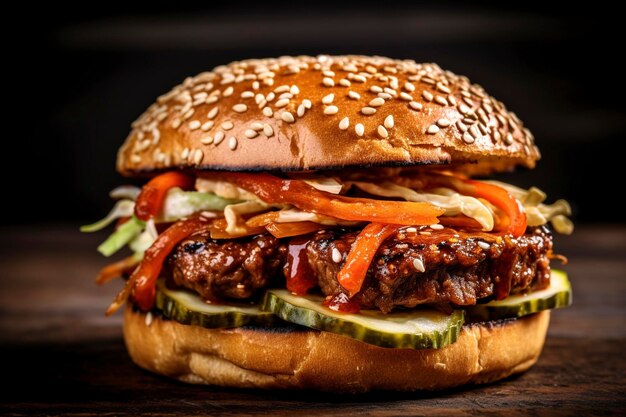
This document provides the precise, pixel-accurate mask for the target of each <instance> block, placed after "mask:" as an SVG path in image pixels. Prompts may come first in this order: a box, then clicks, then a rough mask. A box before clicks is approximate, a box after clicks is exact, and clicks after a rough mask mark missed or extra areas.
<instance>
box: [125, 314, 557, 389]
mask: <svg viewBox="0 0 626 417" xmlns="http://www.w3.org/2000/svg"><path fill="white" fill-rule="evenodd" d="M549 321H550V312H549V311H544V312H541V313H538V314H534V315H530V316H526V317H524V318H521V319H517V320H511V321H500V322H493V323H485V324H472V325H466V326H464V327H463V330H462V332H461V335H460V337H459V339H458V340H457V342H456V343H453V344H452V345H449V346H447V347H446V348H443V349H438V350H437V349H425V350H412V349H394V350H391V349H387V348H380V347H377V346H372V345H368V344H365V343H363V342H359V341H356V340H353V339H350V338H347V337H343V336H338V335H335V334H332V333H327V332H320V331H315V330H303V331H299V330H292V331H280V330H276V329H274V330H265V329H261V328H258V329H252V328H237V329H205V328H202V327H198V326H190V325H183V324H180V323H178V322H176V321H172V320H166V319H162V318H160V317H154V319H152V321H151V322H149V321H148V322H147V321H146V315H145V314H143V313H141V312H138V311H134V310H133V308H132V307H127V308H126V311H125V315H124V337H125V340H126V346H127V348H128V351H129V353H130V356H131V358H132V359H133V361H134V362H135V363H136V364H137V365H139V366H141V367H142V368H145V369H147V370H149V371H152V372H156V373H158V374H162V375H167V376H169V377H173V378H176V379H179V380H181V381H184V382H189V383H196V384H211V385H221V386H229V387H255V388H298V389H315V390H323V391H335V392H338V391H342V392H365V391H370V390H398V391H413V390H435V389H444V388H450V387H454V386H457V385H463V384H468V383H473V384H481V383H487V382H491V381H495V380H498V379H501V378H505V377H507V376H509V375H511V374H514V373H518V372H523V371H525V370H527V369H528V368H530V367H531V366H532V365H533V364H534V363H535V362H536V361H537V358H538V357H539V354H540V353H541V349H542V347H543V343H544V340H545V336H546V331H547V328H548V324H549ZM148 323H149V324H148Z"/></svg>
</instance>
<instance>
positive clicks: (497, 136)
mask: <svg viewBox="0 0 626 417" xmlns="http://www.w3.org/2000/svg"><path fill="white" fill-rule="evenodd" d="M501 139H502V135H501V134H500V132H498V131H497V130H495V131H494V132H493V140H494V141H496V142H500V140H501Z"/></svg>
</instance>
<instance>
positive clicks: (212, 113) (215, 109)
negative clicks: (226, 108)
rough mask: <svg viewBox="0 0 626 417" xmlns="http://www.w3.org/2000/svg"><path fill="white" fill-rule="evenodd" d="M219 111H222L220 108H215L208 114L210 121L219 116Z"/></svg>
mask: <svg viewBox="0 0 626 417" xmlns="http://www.w3.org/2000/svg"><path fill="white" fill-rule="evenodd" d="M219 111H220V109H219V108H217V107H213V108H212V109H211V110H210V111H209V113H208V114H207V116H206V117H208V118H209V119H214V118H215V116H217V112H219Z"/></svg>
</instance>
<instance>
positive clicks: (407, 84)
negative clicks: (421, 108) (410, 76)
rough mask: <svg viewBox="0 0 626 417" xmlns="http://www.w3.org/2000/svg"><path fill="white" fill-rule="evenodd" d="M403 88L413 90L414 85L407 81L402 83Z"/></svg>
mask: <svg viewBox="0 0 626 417" xmlns="http://www.w3.org/2000/svg"><path fill="white" fill-rule="evenodd" d="M404 89H405V90H406V91H409V92H411V93H412V92H413V91H415V86H414V85H413V84H411V83H409V82H406V83H404Z"/></svg>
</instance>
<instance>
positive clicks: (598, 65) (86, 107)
mask: <svg viewBox="0 0 626 417" xmlns="http://www.w3.org/2000/svg"><path fill="white" fill-rule="evenodd" d="M211 3H213V2H211ZM205 4H208V2H206V3H205ZM59 7H60V6H54V7H49V8H47V9H46V8H44V9H41V8H39V7H34V6H33V10H29V11H24V12H28V18H27V19H26V18H24V19H22V17H24V16H26V15H24V16H21V17H15V21H14V22H8V23H18V24H17V25H16V26H18V27H19V28H18V29H16V31H15V32H13V33H11V34H9V36H8V37H7V38H6V39H7V40H8V44H7V46H6V48H7V50H8V58H9V59H8V60H6V61H5V70H7V69H8V71H9V76H8V77H7V78H6V79H5V82H6V86H5V93H6V94H7V95H6V96H5V97H7V99H8V102H9V103H14V104H16V105H12V106H10V107H11V109H12V110H9V112H8V113H7V112H6V111H5V114H4V118H3V119H4V120H5V123H6V125H5V126H6V127H8V130H5V132H6V133H5V134H7V137H5V143H8V144H9V148H8V152H7V154H5V155H4V156H5V162H4V164H3V166H4V169H5V170H6V172H5V173H4V175H3V176H4V178H5V179H8V181H5V183H8V184H5V186H4V192H5V196H7V197H8V198H9V200H8V201H15V202H16V204H8V205H5V208H8V209H9V210H10V212H11V213H10V215H8V216H2V220H1V223H2V224H4V225H9V224H25V223H51V222H64V223H65V222H71V223H75V222H77V221H83V222H84V221H88V220H95V219H96V218H99V217H102V216H103V215H104V214H105V212H106V211H107V210H108V209H109V208H110V206H111V201H110V200H109V199H108V197H107V193H108V191H109V190H110V189H112V188H113V187H115V186H116V185H119V184H122V183H125V182H128V181H129V180H126V179H123V178H121V177H120V176H119V175H118V174H116V172H115V154H116V150H117V148H118V147H119V146H120V145H121V143H122V142H123V140H124V138H125V136H126V134H127V133H128V131H129V125H130V123H131V121H132V120H134V118H135V117H137V116H138V115H139V114H140V113H141V112H142V111H143V110H144V109H145V108H146V107H147V106H149V105H150V104H151V103H152V102H153V100H154V99H155V98H156V97H157V96H158V95H160V94H162V93H164V92H165V91H167V90H168V89H169V88H170V87H172V86H173V85H175V84H177V83H179V82H180V81H181V80H182V79H183V78H184V77H186V76H188V75H193V74H196V73H199V72H201V71H205V70H207V69H211V68H213V67H214V66H216V65H219V64H223V63H227V62H230V61H232V60H238V59H244V58H249V57H265V56H279V55H286V54H290V55H297V54H314V55H315V54H319V53H329V54H343V53H356V54H380V55H387V56H391V57H395V58H411V59H415V60H416V61H418V62H419V61H424V62H426V61H434V62H437V63H439V64H440V65H441V66H442V67H443V68H446V69H450V70H452V71H454V72H457V73H460V74H465V75H467V76H469V77H470V79H472V80H473V81H474V82H476V83H479V84H481V85H483V86H484V87H485V88H486V89H487V91H488V92H490V93H491V94H492V95H494V96H495V97H496V98H498V99H500V100H502V101H503V102H504V103H505V104H506V105H507V106H508V107H509V109H511V110H513V111H514V112H516V113H517V114H518V116H519V117H520V118H521V119H522V120H523V121H524V122H525V124H526V125H527V126H528V127H529V128H530V129H531V130H532V131H533V133H534V135H535V137H536V140H537V142H538V145H539V147H540V149H541V150H542V153H543V159H542V160H541V161H540V163H539V166H538V168H537V169H536V170H534V171H532V172H529V171H526V172H519V173H516V174H513V175H512V176H505V179H506V180H507V181H510V182H513V183H516V184H519V185H523V186H528V185H531V184H535V185H538V186H539V187H540V188H542V189H544V190H545V191H547V192H548V195H549V198H551V199H552V200H554V199H556V198H567V199H568V200H569V201H570V202H571V203H572V205H573V207H574V210H575V220H576V221H577V222H579V223H582V222H603V223H607V222H616V221H622V219H623V215H622V213H621V211H618V210H616V209H614V208H613V207H612V204H611V198H614V197H615V196H617V195H618V194H620V193H621V192H622V191H621V188H622V187H623V185H622V179H623V177H624V175H623V174H622V170H621V167H620V163H621V162H622V161H621V160H622V156H621V152H620V151H619V149H620V147H621V144H622V142H623V141H624V140H626V135H625V133H626V123H625V119H624V105H623V98H622V97H623V92H624V91H623V90H624V87H623V79H624V76H623V68H622V66H621V65H618V64H616V63H614V62H613V61H614V60H615V59H616V58H617V57H618V56H619V54H622V53H623V49H624V46H623V43H622V42H621V40H620V39H621V37H620V36H619V33H620V26H621V25H622V24H621V23H620V22H619V13H618V12H612V11H611V9H610V8H607V7H604V6H603V5H602V4H601V3H594V4H593V5H591V4H589V5H588V6H587V7H586V8H585V9H577V8H575V7H574V6H571V7H567V8H560V9H558V10H550V9H549V8H547V6H546V5H545V4H544V5H540V4H537V7H530V4H529V3H527V2H524V4H523V7H521V6H520V7H518V8H511V7H508V8H501V7H498V8H496V7H494V6H491V5H489V3H483V4H478V5H476V4H474V5H472V6H469V5H468V4H467V3H455V2H437V3H436V5H433V4H431V5H423V4H419V3H414V4H412V5H411V4H408V3H407V4H402V3H398V5H397V6H394V5H391V4H386V3H385V2H378V3H367V2H362V3H359V4H351V5H345V6H341V5H337V4H333V3H326V2H321V3H315V4H314V5H313V4H311V3H310V2H305V3H302V4H300V5H298V4H296V2H290V3H276V2H272V3H266V2H265V3H264V2H258V3H246V2H243V3H242V2H237V3H234V2H231V3H229V4H221V5H213V4H211V5H210V6H206V5H205V6H202V7H200V6H195V7H193V6H192V7H183V6H182V5H178V4H170V5H169V6H167V7H164V6H156V5H154V4H152V5H151V6H150V7H149V8H147V7H143V6H142V7H140V6H134V5H125V6H124V7H123V8H122V7H115V6H113V5H112V4H108V3H107V4H100V5H97V4H91V3H90V7H89V11H88V10H81V9H74V10H71V11H64V10H61V9H60V8H59ZM35 9H36V10H35ZM6 17H7V18H10V16H6ZM5 59H6V55H5Z"/></svg>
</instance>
